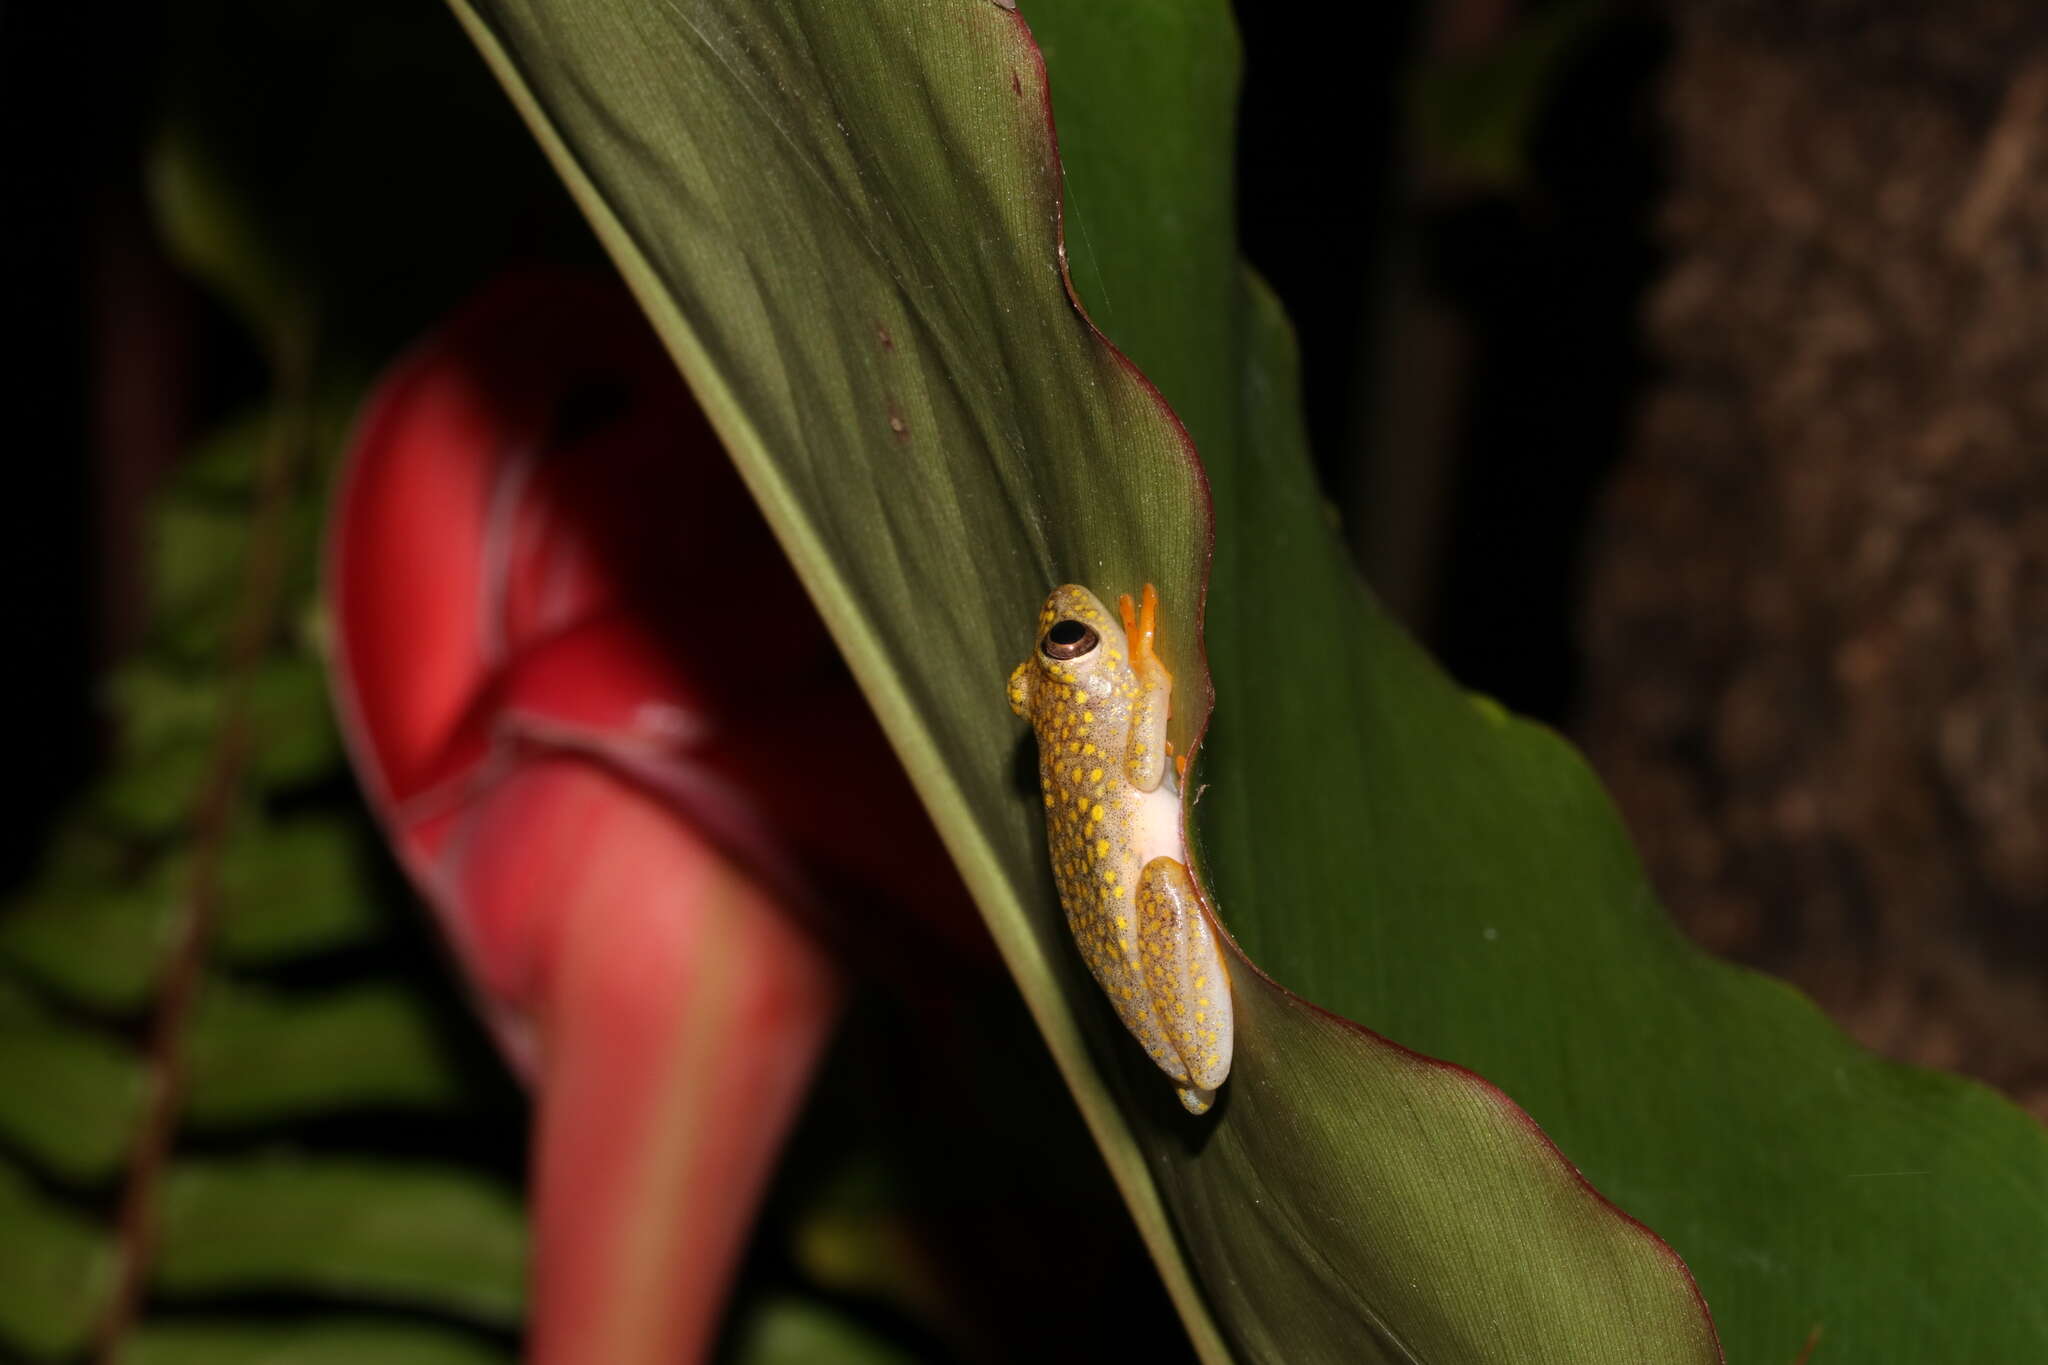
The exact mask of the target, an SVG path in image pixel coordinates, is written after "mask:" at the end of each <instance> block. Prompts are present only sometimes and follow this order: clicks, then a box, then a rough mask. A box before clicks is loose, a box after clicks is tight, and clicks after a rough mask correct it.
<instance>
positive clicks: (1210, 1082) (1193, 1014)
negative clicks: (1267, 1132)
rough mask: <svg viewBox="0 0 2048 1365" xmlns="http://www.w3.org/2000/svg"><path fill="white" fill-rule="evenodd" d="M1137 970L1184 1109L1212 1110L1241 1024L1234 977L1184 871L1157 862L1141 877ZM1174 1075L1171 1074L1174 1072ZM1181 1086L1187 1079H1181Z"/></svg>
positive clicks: (1179, 866)
mask: <svg viewBox="0 0 2048 1365" xmlns="http://www.w3.org/2000/svg"><path fill="white" fill-rule="evenodd" d="M1137 910H1138V966H1139V970H1140V971H1142V972H1143V973H1144V977H1145V987H1146V990H1147V992H1148V993H1149V994H1150V996H1151V998H1152V1011H1153V1017H1154V1019H1156V1020H1157V1021H1158V1026H1159V1032H1160V1034H1161V1035H1162V1036H1163V1037H1164V1038H1165V1040H1166V1043H1167V1046H1168V1047H1170V1048H1171V1049H1172V1050H1173V1052H1174V1054H1175V1055H1176V1056H1177V1057H1178V1059H1179V1060H1180V1062H1181V1064H1182V1066H1183V1067H1185V1068H1186V1071H1185V1082H1186V1083H1185V1085H1184V1086H1183V1087H1182V1089H1181V1096H1180V1098H1181V1103H1182V1104H1183V1105H1185V1106H1186V1107H1187V1109H1188V1111H1189V1112H1190V1113H1195V1114H1199V1113H1201V1112H1202V1111H1203V1110H1205V1109H1207V1108H1208V1107H1209V1102H1210V1100H1211V1099H1212V1098H1213V1097H1214V1094H1215V1091H1216V1088H1217V1087H1218V1086H1220V1085H1222V1084H1223V1081H1224V1078H1225V1077H1227V1076H1229V1075H1230V1055H1231V1045H1232V1042H1233V1041H1234V1029H1235V1019H1234V1014H1233V1011H1232V1008H1231V1000H1230V977H1229V975H1228V973H1227V971H1226V969H1225V968H1224V965H1223V955H1222V953H1221V952H1220V951H1219V950H1218V948H1217V945H1216V933H1215V930H1214V929H1213V928H1211V926H1210V924H1209V915H1208V911H1207V910H1206V909H1205V908H1204V907H1203V905H1202V899H1201V896H1200V895H1199V894H1198V893H1197V892H1196V890H1195V881H1194V878H1193V877H1192V876H1190V875H1189V874H1188V870H1187V868H1186V867H1185V866H1183V865H1182V864H1180V863H1179V862H1177V861H1175V860H1174V859H1172V858H1154V859H1153V860H1152V861H1151V862H1149V863H1147V864H1145V871H1144V872H1143V874H1142V875H1141V876H1140V877H1139V879H1138V895H1137ZM1168 1074H1169V1075H1171V1074H1173V1073H1172V1071H1171V1069H1169V1070H1168ZM1175 1079H1176V1080H1179V1079H1181V1077H1179V1076H1176V1077H1175Z"/></svg>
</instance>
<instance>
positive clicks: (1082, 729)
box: [1009, 583, 1235, 1114]
mask: <svg viewBox="0 0 2048 1365" xmlns="http://www.w3.org/2000/svg"><path fill="white" fill-rule="evenodd" d="M1140 600H1141V605H1140V606H1137V607H1135V608H1134V607H1133V605H1132V602H1131V597H1130V594H1128V593H1125V594H1124V595H1123V596H1121V597H1119V598H1118V599H1117V615H1116V616H1115V617H1112V616H1111V615H1110V614H1109V611H1108V610H1107V608H1105V607H1104V606H1103V604H1102V602H1101V600H1100V599H1099V598H1097V597H1096V596H1095V594H1094V593H1092V592H1090V591H1089V590H1088V589H1087V588H1085V587H1082V586H1080V585H1079V584H1075V583H1068V584H1065V585H1063V586H1061V587H1058V588H1055V589H1054V590H1053V591H1052V594H1051V595H1050V596H1049V597H1047V598H1046V599H1045V606H1044V609H1043V610H1041V611H1040V612H1039V615H1038V631H1037V641H1036V647H1035V648H1034V649H1033V650H1032V652H1031V655H1030V657H1028V658H1026V659H1025V660H1024V662H1023V663H1021V664H1019V665H1017V668H1016V670H1015V671H1014V672H1013V673H1011V674H1010V682H1009V701H1010V709H1011V710H1013V711H1015V712H1016V713H1017V714H1018V715H1019V716H1022V717H1023V718H1024V719H1026V720H1028V721H1030V722H1031V728H1032V730H1033V732H1034V733H1035V734H1036V736H1037V740H1038V776H1039V791H1040V795H1041V796H1042V798H1043V800H1044V805H1045V828H1046V845H1047V848H1048V850H1049V852H1050V854H1051V858H1052V871H1053V881H1054V884H1055V885H1056V886H1057V888H1058V890H1059V898H1060V904H1061V905H1062V907H1063V908H1064V909H1065V911H1066V919H1067V928H1068V929H1069V930H1070V931H1071V932H1072V934H1073V938H1074V943H1075V946H1076V947H1077V948H1078V949H1079V950H1080V954H1081V959H1082V961H1083V962H1085V963H1086V964H1087V966H1088V971H1089V973H1090V974H1091V975H1092V976H1093V977H1094V978H1095V981H1096V983H1097V984H1098V985H1100V986H1101V987H1102V990H1103V992H1104V994H1106V995H1107V996H1108V997H1109V1003H1110V1005H1111V1006H1112V1007H1113V1008H1114V1009H1115V1011H1116V1014H1117V1018H1118V1019H1119V1020H1121V1021H1122V1023H1123V1025H1124V1027H1125V1028H1126V1029H1128V1030H1129V1031H1130V1033H1131V1036H1132V1037H1134V1038H1136V1039H1137V1041H1138V1043H1139V1045H1140V1046H1142V1047H1143V1048H1144V1049H1145V1053H1146V1055H1147V1056H1149V1057H1150V1058H1151V1059H1152V1061H1153V1063H1154V1064H1155V1065H1157V1066H1158V1067H1159V1069H1160V1070H1161V1071H1163V1072H1165V1073H1166V1075H1167V1076H1168V1077H1169V1078H1170V1079H1171V1080H1172V1081H1173V1083H1174V1086H1175V1093H1176V1094H1177V1095H1178V1096H1179V1098H1180V1102H1181V1104H1182V1106H1183V1107H1185V1108H1186V1109H1187V1111H1188V1112H1189V1113H1191V1114H1204V1113H1207V1112H1208V1110H1209V1108H1210V1106H1211V1105H1212V1104H1213V1103H1214V1102H1215V1098H1216V1092H1217V1091H1218V1090H1219V1089H1220V1088H1221V1087H1222V1085H1223V1082H1224V1080H1225V1079H1226V1078H1227V1077H1228V1076H1229V1075H1230V1060H1231V1052H1232V1047H1233V1044H1234V1042H1235V1020H1234V1014H1233V1010H1232V1005H1231V982H1230V976H1229V973H1228V971H1227V969H1226V968H1225V966H1224V960H1223V954H1222V951H1221V949H1220V946H1219V934H1220V931H1219V929H1218V927H1217V925H1216V923H1215V920H1214V916H1213V914H1212V912H1211V910H1210V907H1209V903H1208V901H1207V900H1206V898H1205V897H1204V896H1203V894H1202V892H1201V890H1200V888H1199V887H1198V886H1197V885H1196V882H1195V878H1194V876H1193V874H1192V873H1191V872H1190V871H1189V863H1188V856H1187V848H1186V843H1185V839H1184V835H1183V826H1182V819H1181V799H1180V798H1181V782H1182V781H1184V780H1185V778H1186V772H1187V757H1186V755H1184V754H1183V755H1175V753H1174V752H1173V744H1172V742H1171V741H1170V740H1169V739H1168V738H1167V721H1168V720H1169V718H1170V717H1171V715H1172V707H1173V675H1172V674H1170V673H1169V672H1167V670H1166V666H1165V665H1164V664H1163V663H1162V662H1160V659H1159V654H1158V651H1157V644H1158V621H1159V594H1158V590H1157V589H1156V588H1155V587H1154V586H1153V585H1152V584H1150V583H1147V584H1146V585H1145V587H1144V591H1143V593H1142V594H1141V599H1140Z"/></svg>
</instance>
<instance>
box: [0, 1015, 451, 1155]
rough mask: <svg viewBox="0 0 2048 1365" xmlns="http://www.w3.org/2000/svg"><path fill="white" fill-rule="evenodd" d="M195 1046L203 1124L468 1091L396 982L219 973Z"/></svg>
mask: <svg viewBox="0 0 2048 1365" xmlns="http://www.w3.org/2000/svg"><path fill="white" fill-rule="evenodd" d="M0 1036H4V1035H0ZM188 1046H189V1048H190V1056H191V1067H192V1090H191V1094H190V1096H189V1099H188V1110H187V1112H188V1114H189V1117H190V1121H191V1122H192V1123H193V1124H195V1125H197V1126H201V1127H212V1128H219V1127H228V1126H240V1125H249V1124H256V1123H264V1122H280V1121H284V1120H288V1119H295V1118H304V1117H308V1116H313V1115H320V1114H327V1113H333V1112H337V1111H340V1110H345V1109H351V1108H362V1107H370V1108H375V1107H397V1108H435V1107H445V1106H447V1105H449V1104H451V1103H453V1102H454V1101H455V1100H456V1099H458V1098H459V1097H460V1096H461V1095H462V1093H463V1090H462V1084H461V1078H460V1075H459V1074H458V1072H457V1070H456V1068H455V1064H454V1060H453V1058H451V1057H450V1056H449V1055H448V1053H447V1051H446V1045H445V1040H444V1039H443V1038H442V1037H441V1035H440V1034H439V1033H438V1032H437V1030H436V1028H435V1026H434V1019H433V1017H432V1015H431V1014H430V1013H429V1012H428V1010H427V1008H426V1007H425V1005H424V1004H423V1003H422V1002H421V1000H420V998H419V997H418V996H417V995H416V994H414V993H412V992H409V991H407V990H405V989H403V988H402V987H400V986H397V985H395V984H393V983H389V982H373V983H370V984H367V985H361V986H350V987H347V988H344V989H341V990H334V991H324V992H319V993H307V992H297V993H285V992H279V991H271V990H265V989H263V988H260V987H256V986H248V985H240V984H235V983H231V982H228V981H224V980H215V981H212V982H209V983H208V986H207V989H206V991H205V993H204V994H203V995H202V996H201V998H200V1007H199V1010H198V1016H197V1018H196V1019H195V1020H194V1021H193V1026H192V1032H191V1035H190V1040H189V1044H188Z"/></svg>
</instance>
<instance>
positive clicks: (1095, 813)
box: [984, 694, 1102, 820]
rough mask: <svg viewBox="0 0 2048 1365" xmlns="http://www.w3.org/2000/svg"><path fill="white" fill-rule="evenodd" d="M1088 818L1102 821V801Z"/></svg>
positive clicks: (1078, 802) (1089, 813)
mask: <svg viewBox="0 0 2048 1365" xmlns="http://www.w3.org/2000/svg"><path fill="white" fill-rule="evenodd" d="M984 695H986V694H984ZM1085 800H1086V798H1085V797H1084V798H1081V801H1077V802H1076V804H1081V803H1082V802H1085ZM1088 818H1089V819H1090V820H1100V819H1101V818H1102V803H1101V802H1100V801H1098V802H1096V803H1095V809H1094V810H1091V811H1089V812H1088Z"/></svg>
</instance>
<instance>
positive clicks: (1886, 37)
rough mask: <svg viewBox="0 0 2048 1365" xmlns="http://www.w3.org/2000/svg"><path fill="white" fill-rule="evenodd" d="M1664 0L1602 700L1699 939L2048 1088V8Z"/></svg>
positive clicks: (1595, 660) (1646, 825)
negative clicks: (1643, 384) (1647, 250)
mask: <svg viewBox="0 0 2048 1365" xmlns="http://www.w3.org/2000/svg"><path fill="white" fill-rule="evenodd" d="M1674 9H1675V14H1674V18H1675V22H1676V26H1677V44H1676V48H1675V52H1674V56H1673V62H1672V67H1671V71H1670V73H1669V78H1668V95H1667V100H1666V111H1667V116H1668V126H1669V133H1670V137H1671V140H1672V147H1671V151H1672V156H1671V167H1672V183H1671V191H1670V196H1669V200H1668V203H1667V205H1666V208H1665V212H1664V216H1663V245H1664V247H1665V249H1666V250H1667V251H1668V253H1669V256H1668V261H1667V265H1666V269H1665V271H1664V274H1663V277H1662V280H1661V283H1660V285H1659V286H1658V288H1657V289H1656V291H1655V292H1654V294H1653V296H1652V298H1651V300H1650V305H1649V313H1648V321H1647V326H1648V329H1649V335H1650V340H1651V346H1652V349H1653V351H1654V353H1655V355H1656V358H1657V360H1658V361H1659V363H1660V366H1661V371H1660V377H1659V380H1658V382H1657V384H1656V385H1655V386H1654V387H1653V389H1652V390H1651V393H1650V397H1649V401H1648V402H1647V403H1646V405H1645V407H1644V410H1643V413H1642V416H1641V422H1640V426H1639V429H1638V434H1637V439H1636V444H1635V448H1634V450H1633V451H1632V453H1631V454H1630V456H1629V458H1628V459H1627V460H1626V461H1625V462H1624V465H1623V466H1622V468H1621V470H1620V471H1619V473H1618V474H1617V476H1616V478H1615V480H1614V482H1613V484H1612V486H1611V488H1610V489H1609V490H1608V493H1607V497H1606V501H1605V506H1604V509H1603V514H1602V519H1601V523H1600V527H1599V530H1598V532H1597V534H1596V536H1595V538H1594V540H1593V545H1592V561H1591V564H1590V569H1591V594H1590V599H1589V618H1588V621H1587V651H1588V660H1587V674H1586V693H1585V695H1586V710H1585V713H1584V716H1583V721H1582V724H1581V727H1580V728H1581V733H1582V735H1583V738H1584V740H1585V742H1586V745H1587V747H1588V749H1589V751H1590V752H1591V754H1592V756H1593V759H1594V761H1595V763H1596V765H1597V766H1598V767H1599V768H1600V769H1601V771H1602V772H1603V773H1604V774H1605V775H1606V777H1607V779H1608V780H1609V782H1610V784H1611V785H1612V787H1613V788H1614V790H1615V792H1616V795H1617V796H1618V798H1619V799H1620V801H1621V804H1622V806H1623V808H1624V810H1625V812H1626V814H1627V816H1628V819H1629V823H1630V825H1631V827H1632V829H1633V830H1634V832H1635V835H1636V838H1637V840H1638V842H1639V844H1640V846H1641V847H1642V849H1643V851H1644V854H1645V856H1646V858H1647V859H1648V861H1649V863H1650V866H1651V871H1652V875H1653V876H1654V878H1655V880H1656V882H1657V884H1658V886H1659V888H1660V890H1661V891H1662V893H1663V895H1664V896H1665V898H1666V900H1667V902H1668V903H1669V904H1670V905H1671V907H1672V909H1673V910H1674V912H1675V913H1676V914H1677V915H1678V916H1679V918H1680V919H1681V921H1682V922H1684V923H1685V924H1686V925H1687V926H1688V927H1689V928H1690V929H1691V930H1692V931H1693V932H1694V934H1695V935H1697V936H1698V937H1699V938H1700V939H1701V940H1703V941H1704V942H1705V943H1707V944H1708V945H1709V946H1710V947H1712V948H1715V949H1717V950H1719V951H1723V952H1726V953H1729V954H1731V955H1733V956H1735V957H1738V958H1740V959H1743V960H1746V961H1749V962H1752V963H1755V964H1757V965H1759V966H1762V967H1765V968H1767V969H1769V970H1772V971H1776V972H1779V973H1782V974H1783V975H1785V976H1788V977H1790V978H1791V979H1792V980H1793V981H1795V982H1796V983H1798V984H1799V985H1800V986H1802V987H1803V988H1805V989H1806V990H1807V991H1808V992H1810V993H1811V994H1812V995H1814V996H1815V997H1816V998H1817V999H1818V1000H1819V1001H1820V1003H1821V1004H1822V1005H1823V1006H1824V1007H1826V1008H1827V1009H1828V1010H1829V1011H1830V1012H1832V1013H1833V1014H1835V1016H1836V1017H1837V1018H1839V1019H1840V1020H1842V1021H1843V1022H1844V1023H1845V1024H1846V1025H1847V1026H1848V1028H1849V1029H1850V1030H1851V1032H1853V1033H1854V1034H1856V1036H1858V1037H1859V1038H1861V1039H1862V1040H1864V1041H1865V1042H1867V1043H1869V1044H1870V1045H1872V1046H1874V1047H1877V1048H1880V1049H1882V1050H1884V1051H1886V1052H1889V1053H1892V1054H1894V1055H1896V1056H1899V1057H1902V1058H1907V1059H1910V1060H1913V1061H1918V1062H1925V1063H1930V1064H1935V1065H1941V1066H1949V1067H1955V1068H1959V1069H1961V1070H1964V1071H1968V1072H1971V1073H1974V1074H1976V1075H1978V1076H1981V1077H1983V1078H1985V1079H1986V1080H1989V1081H1991V1082H1992V1083H1994V1084H1996V1085H1999V1086H2001V1087H2004V1088H2006V1089H2007V1090H2008V1091H2010V1092H2011V1093H2013V1094H2015V1095H2016V1096H2017V1097H2019V1098H2020V1099H2021V1100H2022V1101H2023V1102H2025V1103H2027V1104H2029V1105H2030V1106H2031V1107H2032V1108H2033V1109H2034V1110H2035V1111H2036V1112H2037V1113H2041V1114H2043V1115H2044V1116H2048V6H2043V5H2039V4H2037V3H2032V0H2017V2H2016V3H2007V4H2001V3H1992V2H1991V0H1961V2H1960V3H1957V4H1953V5H1934V4H1926V5H1917V6H1901V5H1897V4H1880V3H1875V0H1824V2H1822V3H1814V2H1812V0H1808V2H1807V3H1791V4H1775V5H1774V4H1766V3H1762V2H1761V0H1741V2H1739V3H1713V4H1683V5H1677V6H1675V7H1674Z"/></svg>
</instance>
